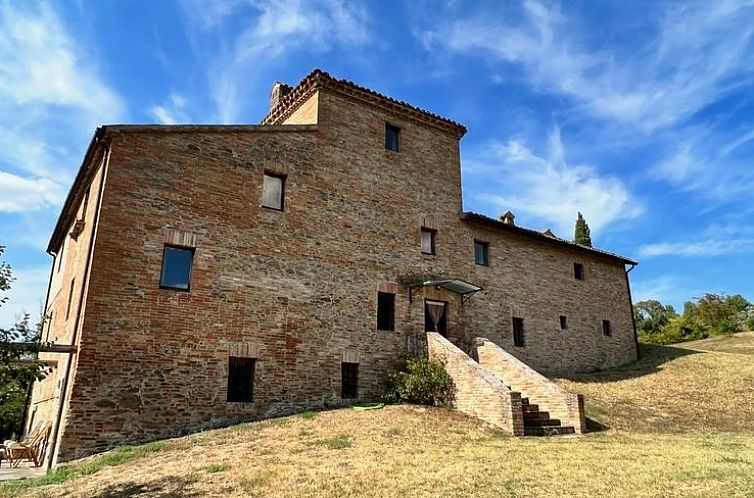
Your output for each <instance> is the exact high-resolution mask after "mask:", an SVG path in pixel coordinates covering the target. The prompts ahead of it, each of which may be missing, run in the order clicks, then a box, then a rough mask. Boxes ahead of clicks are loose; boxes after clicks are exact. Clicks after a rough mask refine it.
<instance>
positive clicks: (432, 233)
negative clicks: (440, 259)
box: [419, 227, 437, 256]
mask: <svg viewBox="0 0 754 498" xmlns="http://www.w3.org/2000/svg"><path fill="white" fill-rule="evenodd" d="M424 233H428V234H429V237H430V239H429V240H430V243H429V244H430V248H429V250H430V251H432V252H425V251H424V244H422V238H423V236H424V235H423V234H424ZM419 237H420V239H419V246H420V250H421V253H422V254H426V255H427V256H436V255H437V230H435V229H434V228H427V227H421V230H420V232H419Z"/></svg>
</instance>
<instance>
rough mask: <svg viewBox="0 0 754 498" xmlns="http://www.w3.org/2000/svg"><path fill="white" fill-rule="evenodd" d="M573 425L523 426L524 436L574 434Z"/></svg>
mask: <svg viewBox="0 0 754 498" xmlns="http://www.w3.org/2000/svg"><path fill="white" fill-rule="evenodd" d="M575 433H576V431H575V430H574V428H573V427H570V426H569V427H562V426H558V427H524V436H562V435H565V434H575Z"/></svg>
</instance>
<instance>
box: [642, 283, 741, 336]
mask: <svg viewBox="0 0 754 498" xmlns="http://www.w3.org/2000/svg"><path fill="white" fill-rule="evenodd" d="M634 318H635V319H636V331H637V332H638V334H639V339H640V340H641V341H642V342H648V343H654V344H672V343H676V342H684V341H694V340H699V339H705V338H707V337H711V336H716V335H725V334H732V333H734V332H740V331H742V330H752V329H754V305H752V304H751V303H750V302H749V301H747V300H746V299H745V298H744V297H743V296H741V295H740V294H736V295H733V296H726V295H725V294H712V293H708V294H705V295H704V296H702V297H700V298H699V299H697V300H696V301H695V302H694V301H688V302H686V303H685V304H684V306H683V314H682V315H678V314H677V313H676V312H675V310H674V309H673V307H672V306H670V305H668V306H663V305H662V304H661V303H660V302H659V301H654V300H650V301H641V302H638V303H636V304H635V305H634Z"/></svg>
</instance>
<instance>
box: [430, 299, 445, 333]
mask: <svg viewBox="0 0 754 498" xmlns="http://www.w3.org/2000/svg"><path fill="white" fill-rule="evenodd" d="M447 304H448V303H445V302H443V301H431V300H429V299H427V300H425V301H424V331H425V332H439V333H440V334H442V335H445V334H446V333H447V331H448V318H447V315H448V313H447V309H448V306H447Z"/></svg>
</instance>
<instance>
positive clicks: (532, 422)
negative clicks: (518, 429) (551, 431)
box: [524, 418, 560, 428]
mask: <svg viewBox="0 0 754 498" xmlns="http://www.w3.org/2000/svg"><path fill="white" fill-rule="evenodd" d="M558 426H560V420H558V419H556V418H546V419H526V418H525V419H524V428H527V427H558Z"/></svg>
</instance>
